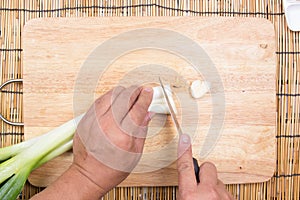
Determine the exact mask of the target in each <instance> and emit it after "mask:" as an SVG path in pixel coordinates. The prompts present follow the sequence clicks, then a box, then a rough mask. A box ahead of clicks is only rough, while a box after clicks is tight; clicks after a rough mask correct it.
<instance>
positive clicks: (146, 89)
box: [144, 87, 152, 92]
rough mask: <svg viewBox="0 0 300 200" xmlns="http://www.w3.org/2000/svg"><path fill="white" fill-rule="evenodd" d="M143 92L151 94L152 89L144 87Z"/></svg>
mask: <svg viewBox="0 0 300 200" xmlns="http://www.w3.org/2000/svg"><path fill="white" fill-rule="evenodd" d="M144 91H145V92H152V88H151V87H145V88H144Z"/></svg>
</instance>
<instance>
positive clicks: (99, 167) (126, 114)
mask: <svg viewBox="0 0 300 200" xmlns="http://www.w3.org/2000/svg"><path fill="white" fill-rule="evenodd" d="M152 93H153V91H152V88H142V87H135V86H132V87H130V88H127V89H125V88H123V87H116V88H115V89H114V90H111V91H109V92H108V93H106V94H105V95H103V96H102V97H100V98H99V99H97V100H96V101H95V103H94V104H93V106H92V107H91V108H90V109H89V111H88V112H87V113H86V114H85V116H84V117H83V119H82V120H81V121H80V123H79V125H78V128H77V133H76V134H75V136H74V145H73V152H74V162H73V164H72V167H73V168H75V169H76V170H78V171H79V172H80V173H81V174H83V175H84V176H85V177H87V179H89V181H91V182H92V183H94V184H95V185H96V187H99V188H100V190H101V195H104V194H105V193H106V192H108V191H109V190H110V189H111V188H113V187H115V186H116V185H118V184H119V183H121V182H122V181H123V180H124V179H125V178H126V177H127V176H128V175H129V173H130V172H131V171H132V170H133V169H134V167H135V166H136V165H137V163H138V161H139V159H140V157H141V155H142V151H143V146H144V141H145V137H146V134H147V125H148V122H149V121H150V117H151V116H150V113H148V107H149V105H150V103H151V100H152Z"/></svg>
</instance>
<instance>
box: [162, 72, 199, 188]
mask: <svg viewBox="0 0 300 200" xmlns="http://www.w3.org/2000/svg"><path fill="white" fill-rule="evenodd" d="M158 79H159V83H160V86H161V88H162V91H163V94H164V97H165V99H166V102H167V105H168V107H169V111H170V114H171V117H172V120H173V122H174V124H175V127H176V130H177V132H178V134H179V137H180V136H181V135H182V134H183V131H182V128H181V126H180V124H179V122H178V120H177V118H176V115H175V112H174V109H173V107H172V104H171V103H170V99H169V97H168V94H167V92H166V90H165V86H164V84H163V83H162V81H161V79H160V77H158ZM193 165H194V171H195V176H196V181H197V183H200V179H199V175H198V174H199V170H200V168H199V165H198V161H197V159H196V158H194V157H193Z"/></svg>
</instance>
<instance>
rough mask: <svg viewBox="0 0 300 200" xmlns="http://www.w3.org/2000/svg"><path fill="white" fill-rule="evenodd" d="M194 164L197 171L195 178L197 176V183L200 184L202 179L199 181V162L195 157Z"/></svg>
mask: <svg viewBox="0 0 300 200" xmlns="http://www.w3.org/2000/svg"><path fill="white" fill-rule="evenodd" d="M193 164H194V171H195V176H196V180H197V183H200V179H199V170H200V167H199V165H198V161H197V160H196V158H194V157H193Z"/></svg>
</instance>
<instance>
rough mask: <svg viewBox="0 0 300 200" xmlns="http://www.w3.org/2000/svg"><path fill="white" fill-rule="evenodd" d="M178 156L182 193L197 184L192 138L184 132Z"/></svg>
mask: <svg viewBox="0 0 300 200" xmlns="http://www.w3.org/2000/svg"><path fill="white" fill-rule="evenodd" d="M178 156H179V158H178V160H177V170H178V185H179V189H180V190H182V191H180V193H183V192H184V190H187V191H189V190H191V189H193V188H194V187H195V186H196V185H197V182H196V178H195V172H194V165H193V157H192V147H191V139H190V137H189V136H188V135H187V134H182V135H181V136H180V139H179V143H178Z"/></svg>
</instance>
